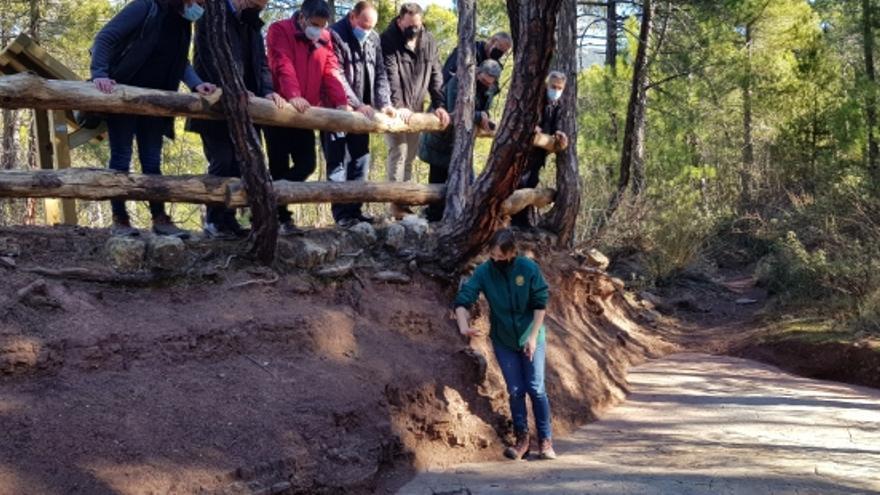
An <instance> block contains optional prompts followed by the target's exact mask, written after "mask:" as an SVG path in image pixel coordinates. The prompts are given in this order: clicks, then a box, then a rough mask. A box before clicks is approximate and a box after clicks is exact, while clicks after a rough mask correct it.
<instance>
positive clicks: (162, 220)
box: [153, 216, 189, 239]
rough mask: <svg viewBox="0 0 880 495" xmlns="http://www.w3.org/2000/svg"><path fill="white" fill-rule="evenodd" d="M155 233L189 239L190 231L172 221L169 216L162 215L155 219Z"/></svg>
mask: <svg viewBox="0 0 880 495" xmlns="http://www.w3.org/2000/svg"><path fill="white" fill-rule="evenodd" d="M153 233H154V234H156V235H164V236H168V237H179V238H181V239H189V232H187V231H185V230H183V229H181V228H180V227H178V226H177V225H174V222H172V221H171V219H170V218H168V217H167V216H160V217H156V218H154V219H153Z"/></svg>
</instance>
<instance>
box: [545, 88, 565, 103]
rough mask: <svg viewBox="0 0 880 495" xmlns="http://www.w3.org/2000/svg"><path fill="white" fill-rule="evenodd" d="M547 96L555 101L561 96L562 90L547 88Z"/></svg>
mask: <svg viewBox="0 0 880 495" xmlns="http://www.w3.org/2000/svg"><path fill="white" fill-rule="evenodd" d="M547 98H548V99H549V100H550V101H556V100H558V99H559V98H562V91H560V90H558V89H553V88H547Z"/></svg>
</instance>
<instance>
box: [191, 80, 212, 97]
mask: <svg viewBox="0 0 880 495" xmlns="http://www.w3.org/2000/svg"><path fill="white" fill-rule="evenodd" d="M214 91H217V86H216V85H214V84H211V83H208V82H206V83H202V84H199V85H198V86H196V93H198V94H200V95H202V96H208V95H212V94H214Z"/></svg>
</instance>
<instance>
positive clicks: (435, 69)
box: [382, 3, 449, 219]
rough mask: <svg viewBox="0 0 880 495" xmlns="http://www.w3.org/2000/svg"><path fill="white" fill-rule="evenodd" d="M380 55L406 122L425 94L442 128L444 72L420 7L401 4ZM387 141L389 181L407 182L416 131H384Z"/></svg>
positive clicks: (396, 209)
mask: <svg viewBox="0 0 880 495" xmlns="http://www.w3.org/2000/svg"><path fill="white" fill-rule="evenodd" d="M382 56H383V57H384V58H385V69H386V71H387V73H388V83H389V85H390V88H391V104H392V105H394V107H395V108H396V109H397V112H398V115H400V117H401V118H403V120H404V121H405V122H408V121H409V118H410V117H411V116H412V114H413V112H421V111H423V110H424V105H425V97H426V96H428V95H430V97H431V109H432V111H433V112H434V113H435V114H436V115H437V117H438V118H439V119H440V123H441V124H442V125H443V126H444V127H445V126H447V125H449V114H448V113H447V112H446V103H445V101H444V99H445V98H444V94H443V73H442V70H441V68H440V62H439V58H438V54H437V42H436V41H435V40H434V37H433V36H432V35H431V33H429V32H427V31H425V28H424V27H423V25H422V8H421V7H420V6H419V4H417V3H404V4H403V5H402V6H401V7H400V12H399V13H398V15H397V17H395V18H394V19H393V20H392V21H391V23H390V24H389V25H388V28H387V29H385V31H384V32H383V33H382ZM385 142H386V143H387V144H388V167H387V173H388V180H389V181H391V182H400V181H409V180H410V179H411V177H412V163H413V161H414V160H415V158H416V153H417V152H418V148H419V133H417V132H410V133H398V134H386V135H385ZM408 213H412V211H411V210H409V209H408V208H406V207H404V206H401V205H391V214H392V216H394V217H395V218H398V219H400V218H403V216H404V215H405V214H408Z"/></svg>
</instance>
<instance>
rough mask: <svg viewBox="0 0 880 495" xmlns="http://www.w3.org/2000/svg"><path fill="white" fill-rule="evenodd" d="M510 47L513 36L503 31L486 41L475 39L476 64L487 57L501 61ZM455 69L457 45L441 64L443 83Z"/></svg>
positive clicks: (446, 81)
mask: <svg viewBox="0 0 880 495" xmlns="http://www.w3.org/2000/svg"><path fill="white" fill-rule="evenodd" d="M511 48H513V38H511V37H510V35H509V34H507V33H505V32H499V33H495V34H494V35H492V37H491V38H489V40H488V41H477V42H476V43H474V55H476V59H477V65H478V66H479V65H480V64H482V63H483V61H484V60H488V59H491V60H494V61H496V62H498V63H501V59H502V58H503V57H504V56H505V55H507V53H508V52H510V49H511ZM503 67H504V66H503V65H502V68H503ZM457 69H458V47H455V49H453V50H452V53H450V54H449V57H447V58H446V63H445V64H443V84H446V83H448V82H449V80H450V79H452V76H454V75H455V71H456V70H457ZM449 108H452V107H449Z"/></svg>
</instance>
